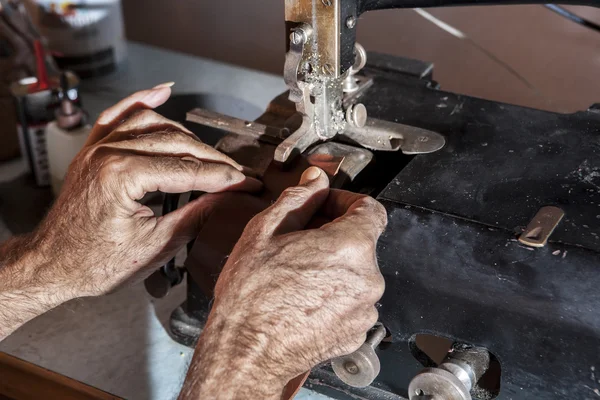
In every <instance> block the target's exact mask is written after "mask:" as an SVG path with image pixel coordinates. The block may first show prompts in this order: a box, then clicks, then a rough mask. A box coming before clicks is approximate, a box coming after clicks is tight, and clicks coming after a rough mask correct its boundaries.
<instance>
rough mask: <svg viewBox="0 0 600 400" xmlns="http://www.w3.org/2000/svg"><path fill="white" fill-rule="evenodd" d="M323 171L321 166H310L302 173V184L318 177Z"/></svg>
mask: <svg viewBox="0 0 600 400" xmlns="http://www.w3.org/2000/svg"><path fill="white" fill-rule="evenodd" d="M321 173H322V172H321V169H320V168H317V167H310V168H309V169H307V170H306V171H304V173H303V174H302V177H301V178H300V184H301V185H304V184H305V183H308V182H311V181H314V180H316V179H318V178H319V177H320V176H321Z"/></svg>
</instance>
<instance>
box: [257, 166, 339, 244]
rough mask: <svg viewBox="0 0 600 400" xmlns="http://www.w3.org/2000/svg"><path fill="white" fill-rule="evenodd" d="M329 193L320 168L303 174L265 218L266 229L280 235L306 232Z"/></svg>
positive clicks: (325, 179) (327, 183)
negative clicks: (305, 229)
mask: <svg viewBox="0 0 600 400" xmlns="http://www.w3.org/2000/svg"><path fill="white" fill-rule="evenodd" d="M328 193H329V179H328V178H327V175H326V174H325V173H324V172H323V171H322V170H321V169H319V168H317V167H310V168H308V169H307V170H306V171H304V173H303V174H302V178H301V179H300V184H299V186H295V187H291V188H288V189H286V190H285V191H284V192H283V193H282V195H281V196H280V197H279V199H278V200H277V202H276V203H275V204H274V205H273V206H272V207H271V208H269V209H268V210H266V211H265V212H264V213H263V214H262V215H261V218H263V219H262V220H263V221H265V222H266V224H267V226H266V227H265V228H266V230H267V231H268V232H269V233H270V234H273V235H281V234H286V233H290V232H295V231H298V230H301V229H304V228H305V227H306V225H307V224H308V222H309V221H310V220H311V218H312V217H313V216H314V215H315V213H316V212H317V210H318V209H319V208H321V206H322V205H323V203H324V202H325V200H326V199H327V195H328Z"/></svg>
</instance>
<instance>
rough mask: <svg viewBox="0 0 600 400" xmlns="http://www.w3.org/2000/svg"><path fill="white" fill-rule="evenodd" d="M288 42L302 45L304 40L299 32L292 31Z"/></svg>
mask: <svg viewBox="0 0 600 400" xmlns="http://www.w3.org/2000/svg"><path fill="white" fill-rule="evenodd" d="M290 40H291V41H292V43H294V44H299V43H302V41H303V40H304V34H303V33H302V32H301V31H294V32H292V34H291V35H290Z"/></svg>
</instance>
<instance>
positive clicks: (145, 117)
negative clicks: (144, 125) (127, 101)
mask: <svg viewBox="0 0 600 400" xmlns="http://www.w3.org/2000/svg"><path fill="white" fill-rule="evenodd" d="M162 118H163V117H162V116H161V115H160V114H158V113H156V112H155V111H152V110H148V109H144V110H139V111H136V112H135V113H133V117H132V118H131V119H132V120H134V119H135V120H137V121H144V122H146V121H152V120H159V119H162Z"/></svg>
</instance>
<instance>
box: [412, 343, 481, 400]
mask: <svg viewBox="0 0 600 400" xmlns="http://www.w3.org/2000/svg"><path fill="white" fill-rule="evenodd" d="M489 365H490V354H489V352H488V351H487V349H484V348H482V347H470V346H459V345H456V344H455V345H454V346H453V348H452V349H451V351H450V353H449V354H448V356H447V357H446V358H445V359H444V361H442V363H441V364H440V365H439V366H438V367H437V368H425V369H424V370H423V371H421V372H420V373H419V374H418V375H417V376H415V377H414V379H413V380H412V381H411V382H410V385H409V386H408V395H409V398H410V400H471V399H472V397H471V390H472V389H473V388H474V387H475V384H476V383H477V381H479V379H480V378H481V377H482V376H483V374H484V373H485V372H486V371H487V370H488V368H489Z"/></svg>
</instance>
